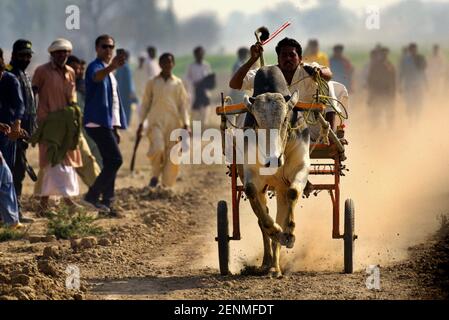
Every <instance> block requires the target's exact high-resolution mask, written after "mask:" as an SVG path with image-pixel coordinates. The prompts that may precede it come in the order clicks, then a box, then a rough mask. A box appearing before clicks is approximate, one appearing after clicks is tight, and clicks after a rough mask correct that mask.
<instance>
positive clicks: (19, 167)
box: [11, 140, 28, 206]
mask: <svg viewBox="0 0 449 320" xmlns="http://www.w3.org/2000/svg"><path fill="white" fill-rule="evenodd" d="M27 149H28V144H27V143H26V142H24V141H21V140H19V141H17V144H16V161H15V163H14V167H13V169H12V170H11V171H12V175H13V178H14V188H15V189H16V194H17V198H18V199H20V196H21V195H22V187H23V180H25V176H26V162H25V159H26V151H27ZM19 206H20V201H19Z"/></svg>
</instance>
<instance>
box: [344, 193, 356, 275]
mask: <svg viewBox="0 0 449 320" xmlns="http://www.w3.org/2000/svg"><path fill="white" fill-rule="evenodd" d="M343 239H344V263H345V273H346V274H351V273H353V272H354V241H355V207H354V201H352V200H351V199H348V200H346V202H345V233H344V237H343Z"/></svg>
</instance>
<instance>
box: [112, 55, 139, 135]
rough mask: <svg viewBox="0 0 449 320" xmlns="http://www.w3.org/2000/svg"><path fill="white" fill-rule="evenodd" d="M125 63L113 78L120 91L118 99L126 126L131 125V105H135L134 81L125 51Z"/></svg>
mask: <svg viewBox="0 0 449 320" xmlns="http://www.w3.org/2000/svg"><path fill="white" fill-rule="evenodd" d="M125 57H126V62H125V64H124V65H123V66H122V67H121V68H119V69H117V71H116V72H115V77H116V78H117V83H118V88H119V90H120V97H121V99H122V103H123V108H124V109H125V115H126V125H127V127H129V126H130V125H131V117H132V113H133V110H132V108H133V104H135V103H137V102H138V100H137V95H136V89H135V87H134V80H133V76H132V71H131V67H130V66H129V52H128V51H125Z"/></svg>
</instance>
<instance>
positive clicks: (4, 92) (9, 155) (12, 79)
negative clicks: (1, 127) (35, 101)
mask: <svg viewBox="0 0 449 320" xmlns="http://www.w3.org/2000/svg"><path fill="white" fill-rule="evenodd" d="M5 70H6V66H5V62H4V60H3V51H2V50H1V49H0V122H2V123H4V124H7V125H9V126H10V127H11V130H10V132H9V133H8V134H4V133H0V152H2V153H3V158H4V159H5V161H6V163H7V164H8V166H9V169H10V170H11V171H12V170H13V169H14V166H15V158H16V141H17V139H20V138H22V137H24V131H23V129H22V128H21V123H22V118H23V115H24V113H25V103H24V100H23V95H22V89H21V87H20V82H19V80H18V79H17V78H16V76H15V75H13V74H12V73H10V72H8V71H5Z"/></svg>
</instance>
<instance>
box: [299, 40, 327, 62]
mask: <svg viewBox="0 0 449 320" xmlns="http://www.w3.org/2000/svg"><path fill="white" fill-rule="evenodd" d="M303 61H304V62H307V63H312V62H316V63H318V64H319V65H321V66H325V67H328V68H329V66H330V64H329V58H328V56H327V54H326V53H324V52H321V51H320V44H319V42H318V40H316V39H312V40H310V41H309V44H308V45H307V48H306V50H305V52H304V57H303Z"/></svg>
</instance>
